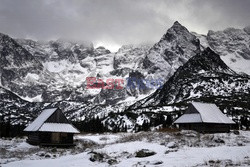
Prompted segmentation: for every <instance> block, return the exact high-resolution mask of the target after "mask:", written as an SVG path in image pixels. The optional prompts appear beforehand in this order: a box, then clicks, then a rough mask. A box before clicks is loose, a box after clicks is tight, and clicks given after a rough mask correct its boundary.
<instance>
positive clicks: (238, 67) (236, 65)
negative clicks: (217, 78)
mask: <svg viewBox="0 0 250 167" xmlns="http://www.w3.org/2000/svg"><path fill="white" fill-rule="evenodd" d="M249 29H250V28H249V27H246V28H244V29H235V28H227V29H225V30H223V31H217V32H214V31H209V32H208V34H207V41H208V44H209V46H210V47H211V48H212V49H213V50H214V51H215V52H216V53H218V54H219V55H220V56H221V59H222V60H223V61H224V62H225V63H226V64H227V65H228V66H229V67H230V68H232V69H233V70H235V71H236V72H241V73H246V74H248V75H249V74H250V33H249Z"/></svg>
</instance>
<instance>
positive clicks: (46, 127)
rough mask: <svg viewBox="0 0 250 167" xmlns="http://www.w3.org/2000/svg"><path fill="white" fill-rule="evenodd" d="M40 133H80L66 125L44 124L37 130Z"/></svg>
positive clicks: (71, 126)
mask: <svg viewBox="0 0 250 167" xmlns="http://www.w3.org/2000/svg"><path fill="white" fill-rule="evenodd" d="M39 131H40V132H67V133H80V132H79V131H78V130H77V129H76V128H75V127H74V126H73V125H71V124H66V123H44V124H43V125H42V126H41V128H40V129H39Z"/></svg>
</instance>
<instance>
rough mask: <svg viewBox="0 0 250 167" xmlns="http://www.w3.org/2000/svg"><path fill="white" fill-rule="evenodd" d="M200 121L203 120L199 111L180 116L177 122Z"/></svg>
mask: <svg viewBox="0 0 250 167" xmlns="http://www.w3.org/2000/svg"><path fill="white" fill-rule="evenodd" d="M190 122H193V123H195V122H196V123H198V122H202V119H201V115H200V114H197V113H193V114H183V115H182V116H181V117H180V118H178V119H177V120H176V121H175V123H190Z"/></svg>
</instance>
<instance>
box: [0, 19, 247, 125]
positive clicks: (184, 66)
mask: <svg viewBox="0 0 250 167" xmlns="http://www.w3.org/2000/svg"><path fill="white" fill-rule="evenodd" d="M249 34H250V33H249V27H248V28H244V29H242V30H240V29H233V28H229V29H226V30H224V31H218V32H213V31H209V32H208V34H207V35H200V34H196V33H194V32H189V30H187V28H185V27H184V26H183V25H181V24H180V23H179V22H175V23H174V24H173V26H172V27H171V28H169V29H168V30H167V32H166V34H164V35H163V37H162V38H161V39H160V41H159V42H157V43H156V44H154V45H151V44H142V45H125V46H122V47H121V48H120V49H119V50H118V52H116V53H110V51H109V50H107V49H105V48H104V47H98V48H94V47H93V44H92V43H91V42H86V41H71V40H65V39H60V40H54V41H48V42H45V41H33V40H27V39H13V38H11V37H9V36H7V35H4V34H0V58H1V62H0V77H1V82H0V86H1V92H2V93H1V94H0V95H1V97H0V100H2V101H3V102H2V103H1V105H0V106H1V111H3V110H4V109H5V108H6V104H7V103H6V101H7V102H8V101H9V103H8V105H7V108H8V109H9V110H12V109H13V108H15V109H14V110H15V111H16V113H14V110H13V115H17V111H19V110H20V109H18V108H19V106H23V108H26V111H27V110H28V111H31V112H32V111H35V110H38V109H40V108H44V107H47V106H50V105H51V106H60V107H61V108H62V109H64V110H65V113H66V115H67V116H68V117H69V118H70V119H72V120H75V121H77V120H83V119H89V118H91V117H96V116H98V117H100V118H103V122H104V123H105V124H106V125H107V126H109V127H110V128H112V126H113V125H114V123H113V122H119V126H121V127H123V126H124V124H123V123H124V122H125V123H127V125H130V127H134V126H135V125H136V124H142V123H143V122H144V120H147V121H146V122H149V120H151V121H152V118H154V119H153V121H156V122H157V119H158V118H159V117H161V118H162V117H163V116H162V113H161V112H158V111H176V110H179V109H181V108H182V107H184V108H185V106H186V103H188V102H189V101H191V100H193V99H196V100H200V101H214V102H216V103H217V104H219V105H220V104H221V105H220V106H223V105H224V106H225V104H223V101H224V102H225V103H226V104H230V105H229V106H230V107H238V108H239V107H241V111H243V110H249V109H250V107H249V106H248V105H247V104H246V102H248V100H247V99H245V97H248V95H247V93H249V76H248V75H246V74H249V69H250V67H249V64H250V63H249V60H250V59H249V55H250V54H249V53H250V51H249V41H250V40H249V39H250V35H249ZM207 47H210V48H211V49H206V48H207ZM214 52H215V53H214ZM221 59H222V60H223V61H224V62H223V61H222V60H221ZM227 66H229V67H230V68H231V69H233V70H235V71H236V72H237V73H236V72H234V71H233V70H231V69H230V68H229V67H227ZM242 73H246V74H245V75H242ZM87 77H96V78H97V79H102V80H103V81H106V80H107V79H122V80H123V83H122V86H123V89H87V88H86V78H87ZM127 78H135V79H136V81H135V80H129V79H127ZM169 78H170V79H169ZM158 79H160V80H161V81H162V82H163V83H165V82H166V83H165V85H164V87H163V89H159V90H157V91H156V92H155V93H153V92H154V91H155V90H156V88H157V86H155V85H157V83H156V81H157V80H158ZM129 85H130V86H129ZM131 85H133V86H134V87H133V86H131ZM152 93H153V94H152ZM10 94H11V95H10ZM148 95H149V97H148V98H145V97H146V96H148ZM10 96H11V97H12V96H14V97H13V98H12V99H11V100H8V98H7V99H6V97H10ZM143 98H145V99H143ZM22 99H24V100H22ZM140 99H143V100H140ZM26 100H27V101H26ZM137 100H140V101H139V102H137V103H135V104H134V105H132V106H131V107H129V108H127V111H126V112H125V113H124V112H122V111H123V110H124V109H125V107H126V106H129V105H131V104H133V103H134V102H135V101H137ZM240 100H242V101H243V102H240ZM28 101H30V102H32V103H30V102H28ZM236 103H237V104H240V105H235V104H236ZM231 104H233V105H231ZM248 104H249V103H248ZM34 106H35V107H34ZM162 106H166V107H165V108H162ZM169 106H172V107H169ZM159 107H160V109H159ZM11 108H12V109H11ZM141 108H143V110H140V109H141ZM133 110H134V111H135V110H136V112H134V111H133ZM128 111H129V112H128ZM130 111H132V112H130ZM142 111H157V112H158V113H156V112H154V113H153V114H152V113H151V115H150V114H148V113H147V114H145V113H141V112H142ZM117 112H118V113H119V114H115V116H114V115H113V116H112V119H111V116H110V115H109V113H117ZM34 113H35V112H34ZM34 113H32V114H30V116H27V115H25V114H28V113H26V112H24V115H25V117H23V119H25V118H28V119H25V122H28V121H29V120H30V119H32V118H33V117H34V116H35V115H36V114H34ZM6 114H8V113H6V112H5V115H6ZM19 114H20V113H19ZM111 115H112V114H111ZM13 118H16V119H19V118H17V117H15V116H13ZM13 120H15V119H13ZM13 122H15V121H13ZM111 125H112V126H111ZM115 125H117V124H115Z"/></svg>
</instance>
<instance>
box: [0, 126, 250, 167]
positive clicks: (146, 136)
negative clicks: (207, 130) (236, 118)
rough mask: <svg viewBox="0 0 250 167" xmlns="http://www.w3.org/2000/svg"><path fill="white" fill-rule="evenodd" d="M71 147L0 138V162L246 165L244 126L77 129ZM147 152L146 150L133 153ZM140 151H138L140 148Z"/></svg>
mask: <svg viewBox="0 0 250 167" xmlns="http://www.w3.org/2000/svg"><path fill="white" fill-rule="evenodd" d="M75 139H76V143H77V146H76V147H75V148H73V149H55V148H39V147H37V146H31V145H29V144H27V143H25V139H12V140H3V139H0V151H1V152H0V166H3V167H5V166H18V167H22V166H23V167H24V166H25V167H27V166H36V167H44V166H60V167H69V166H72V167H73V166H96V167H98V166H117V167H130V166H135V167H136V166H138V167H139V166H162V167H163V166H181V167H183V166H226V165H228V166H249V165H250V131H240V134H239V135H237V134H234V133H228V134H227V133H220V134H199V133H196V132H193V131H182V132H173V133H161V132H141V133H136V134H131V133H118V134H102V135H91V134H88V135H78V136H76V137H75ZM139 151H141V152H145V153H147V152H150V153H152V154H150V155H146V154H145V155H144V154H139ZM141 152H140V153H141Z"/></svg>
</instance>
